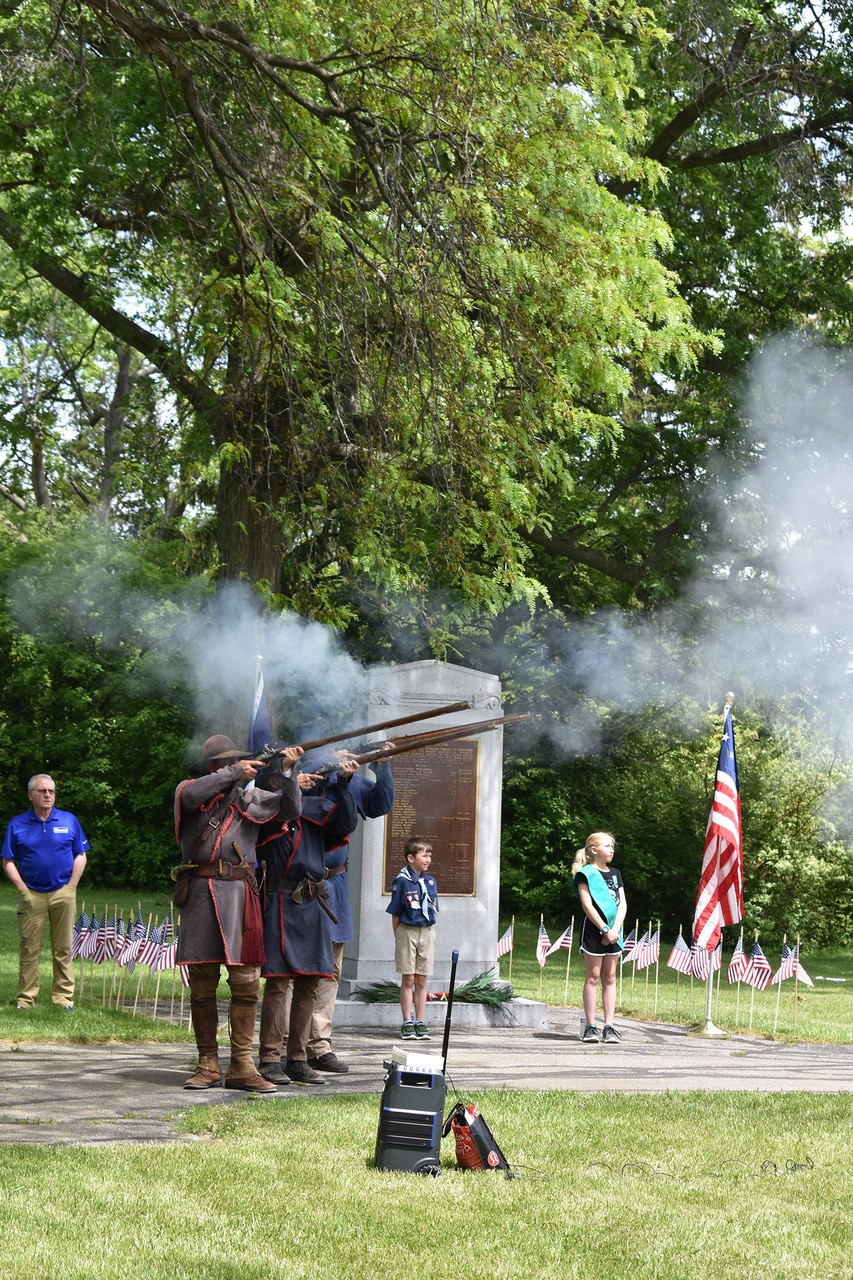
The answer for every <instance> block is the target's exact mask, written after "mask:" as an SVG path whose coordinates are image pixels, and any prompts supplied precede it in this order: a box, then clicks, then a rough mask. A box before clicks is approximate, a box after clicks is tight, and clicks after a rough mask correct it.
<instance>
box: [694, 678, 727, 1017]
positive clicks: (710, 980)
mask: <svg viewBox="0 0 853 1280" xmlns="http://www.w3.org/2000/svg"><path fill="white" fill-rule="evenodd" d="M734 700H735V695H734V694H733V693H727V694H726V705H725V706H724V707H723V725H725V723H726V717H727V716H728V714H729V712H730V711H731V709H732V703H733V702H734ZM718 910H719V908H718ZM720 936H721V937H722V933H721V935H720ZM714 951H716V947H715V948H714ZM714 951H712V952H711V954H710V956H709V957H708V977H707V979H706V980H705V1021H704V1022H701V1023H700V1024H699V1026H697V1027H691V1032H692V1034H693V1035H697V1036H707V1037H708V1038H709V1039H725V1038H726V1037H728V1034H729V1033H728V1031H723V1030H722V1028H721V1027H718V1026H716V1025H715V1024H714V1020H713V1018H712V1017H711V1011H712V1004H713V999H714ZM722 972H723V969H722V965H721V966H720V975H721V976H722Z"/></svg>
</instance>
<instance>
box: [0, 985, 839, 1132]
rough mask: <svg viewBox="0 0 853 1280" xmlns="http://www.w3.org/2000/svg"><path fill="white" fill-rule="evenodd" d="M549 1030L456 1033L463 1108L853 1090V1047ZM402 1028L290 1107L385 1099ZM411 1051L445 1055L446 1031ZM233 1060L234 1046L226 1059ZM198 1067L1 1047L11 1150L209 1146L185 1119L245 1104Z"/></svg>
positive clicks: (85, 1049)
mask: <svg viewBox="0 0 853 1280" xmlns="http://www.w3.org/2000/svg"><path fill="white" fill-rule="evenodd" d="M549 1013H550V1019H549V1029H548V1030H547V1031H542V1030H533V1029H529V1028H520V1027H512V1028H499V1027H483V1028H470V1027H462V1028H460V1029H459V1030H457V1029H456V1028H455V1026H454V1028H453V1030H452V1033H451V1037H450V1045H449V1050H448V1057H447V1076H448V1083H449V1085H450V1086H451V1092H452V1089H453V1088H454V1087H455V1089H456V1090H457V1091H458V1093H459V1095H460V1096H461V1097H462V1099H464V1100H466V1101H467V1100H469V1099H470V1100H473V1101H476V1100H477V1097H478V1095H480V1094H481V1093H482V1091H483V1090H485V1089H574V1090H580V1091H595V1092H601V1091H602V1090H605V1091H606V1090H612V1091H614V1092H626V1093H659V1092H664V1091H667V1090H675V1091H679V1092H682V1091H686V1090H691V1089H711V1090H741V1091H743V1090H754V1091H758V1092H776V1091H780V1092H781V1091H785V1092H787V1091H791V1090H804V1091H806V1092H813V1093H833V1092H846V1093H851V1092H853V1045H842V1046H832V1045H795V1046H792V1047H788V1046H785V1045H781V1044H778V1043H774V1042H770V1041H766V1040H757V1039H753V1038H751V1037H747V1036H731V1037H728V1038H726V1039H705V1038H701V1037H694V1036H690V1035H688V1034H687V1033H686V1031H685V1030H684V1028H683V1027H673V1026H667V1025H665V1024H661V1023H642V1022H622V1023H620V1024H619V1025H620V1028H621V1029H622V1031H623V1039H622V1043H621V1044H620V1045H618V1046H611V1045H584V1044H581V1043H580V1041H579V1039H578V1013H577V1012H576V1011H570V1010H559V1009H552V1010H550V1011H549ZM395 1043H399V1041H395V1039H394V1036H393V1034H392V1033H391V1032H389V1031H387V1030H381V1029H371V1028H357V1029H356V1028H343V1029H341V1030H340V1032H338V1033H337V1034H336V1039H335V1049H336V1051H337V1053H338V1054H339V1056H340V1057H341V1058H342V1059H343V1060H345V1061H346V1062H348V1063H349V1065H350V1072H349V1074H348V1075H328V1076H326V1077H325V1078H324V1079H325V1081H327V1083H324V1084H323V1085H322V1086H319V1087H314V1086H304V1087H301V1086H295V1085H290V1086H289V1087H287V1088H284V1089H280V1090H279V1092H278V1094H277V1095H276V1097H277V1098H278V1099H279V1100H281V1101H283V1102H285V1103H287V1102H289V1101H292V1100H293V1099H294V1098H300V1097H302V1098H304V1097H306V1096H309V1095H311V1094H315V1095H319V1096H325V1097H332V1096H333V1095H334V1094H336V1093H372V1094H375V1095H376V1097H377V1101H378V1098H379V1095H380V1094H381V1091H382V1085H383V1079H384V1070H383V1065H382V1064H383V1061H384V1060H385V1059H387V1058H388V1057H389V1055H390V1052H391V1048H392V1046H393V1045H394V1044H395ZM406 1047H407V1048H409V1049H413V1050H414V1051H416V1052H418V1053H420V1052H423V1053H428V1054H434V1055H435V1056H436V1057H437V1058H438V1059H439V1063H440V1056H441V1035H440V1033H439V1034H436V1035H434V1036H433V1038H432V1040H430V1041H428V1042H426V1041H425V1042H418V1043H417V1044H416V1045H412V1044H411V1043H409V1042H407V1045H406ZM222 1056H223V1057H224V1058H227V1050H226V1051H225V1052H224V1054H223V1055H222ZM194 1062H195V1057H194V1051H193V1047H192V1046H191V1045H190V1044H187V1045H162V1044H134V1045H121V1044H105V1045H101V1044H94V1045H77V1044H31V1043H17V1044H12V1043H10V1042H8V1041H6V1042H0V1063H2V1070H3V1075H4V1077H5V1078H6V1080H7V1081H9V1082H12V1081H14V1085H13V1086H11V1085H10V1086H9V1087H7V1089H6V1090H5V1096H4V1100H3V1103H2V1104H0V1142H23V1143H36V1144H39V1143H40V1144H45V1145H61V1144H73V1143H84V1144H93V1143H110V1142H163V1141H181V1142H197V1141H203V1139H198V1138H192V1137H190V1138H188V1137H186V1136H184V1135H181V1134H179V1133H178V1130H177V1127H176V1124H175V1121H174V1113H176V1112H180V1111H182V1110H184V1109H185V1108H187V1107H191V1106H225V1105H235V1104H238V1103H240V1102H242V1101H244V1100H245V1099H246V1097H247V1095H246V1094H243V1093H240V1092H239V1091H238V1090H232V1089H211V1090H208V1091H206V1092H201V1093H199V1092H193V1091H188V1090H185V1089H184V1088H183V1082H184V1080H185V1079H186V1077H187V1076H188V1075H189V1074H190V1072H191V1070H192V1067H193V1065H194Z"/></svg>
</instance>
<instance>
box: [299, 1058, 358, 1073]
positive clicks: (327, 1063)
mask: <svg viewBox="0 0 853 1280" xmlns="http://www.w3.org/2000/svg"><path fill="white" fill-rule="evenodd" d="M308 1066H309V1067H313V1069H314V1070H315V1071H334V1073H335V1075H339V1076H345V1075H346V1073H347V1072H348V1071H349V1067H348V1066H347V1064H346V1063H345V1062H341V1060H340V1058H338V1057H336V1056H335V1054H333V1053H321V1054H320V1056H319V1058H309V1059H308Z"/></svg>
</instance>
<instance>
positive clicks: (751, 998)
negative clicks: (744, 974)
mask: <svg viewBox="0 0 853 1280" xmlns="http://www.w3.org/2000/svg"><path fill="white" fill-rule="evenodd" d="M757 944H758V930H757V929H756V930H755V939H754V941H753V944H752V949H753V951H754V950H755V948H756V946H757ZM751 976H752V975H751V974H750V977H751ZM754 1012H755V987H754V986H753V985H752V983H751V982H750V984H749V1030H750V1031H751V1030H752V1015H753V1013H754Z"/></svg>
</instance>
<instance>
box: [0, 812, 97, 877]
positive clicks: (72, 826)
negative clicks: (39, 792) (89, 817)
mask: <svg viewBox="0 0 853 1280" xmlns="http://www.w3.org/2000/svg"><path fill="white" fill-rule="evenodd" d="M88 851H89V841H88V840H87V839H86V836H85V834H84V832H83V828H82V827H81V826H80V823H79V822H78V821H77V819H76V818H75V817H74V814H73V813H66V812H65V810H64V809H52V810H51V812H50V817H49V818H46V819H45V821H44V822H42V820H41V818H39V817H38V816H37V815H36V812H35V810H34V809H28V810H27V812H26V813H19V814H18V815H17V817H15V818H13V819H12V820H11V822H10V823H9V825H8V827H7V828H6V836H5V838H4V840H3V851H2V854H0V857H3V858H8V859H9V860H10V861H11V862H14V863H15V866H16V867H17V868H18V872H19V874H20V876H21V879H22V880H23V882H24V884H25V885H26V886H27V888H28V889H34V890H35V891H36V892H37V893H52V892H53V891H54V890H55V889H61V888H63V886H64V885H66V884H68V881H69V880H70V879H71V871H72V869H73V866H74V859H75V858H76V857H77V855H78V854H81V853H88Z"/></svg>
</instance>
